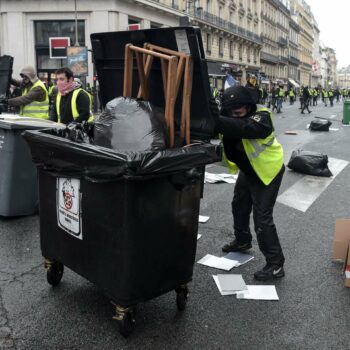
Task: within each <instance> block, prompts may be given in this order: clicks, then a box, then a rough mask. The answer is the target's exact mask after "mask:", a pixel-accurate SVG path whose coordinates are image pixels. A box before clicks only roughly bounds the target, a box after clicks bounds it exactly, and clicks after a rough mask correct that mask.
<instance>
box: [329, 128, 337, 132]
mask: <svg viewBox="0 0 350 350" xmlns="http://www.w3.org/2000/svg"><path fill="white" fill-rule="evenodd" d="M329 130H331V131H339V129H338V128H329Z"/></svg>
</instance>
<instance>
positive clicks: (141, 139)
mask: <svg viewBox="0 0 350 350" xmlns="http://www.w3.org/2000/svg"><path fill="white" fill-rule="evenodd" d="M166 135H167V132H166V122H165V118H164V114H163V113H162V112H161V110H160V109H158V108H156V107H154V106H153V105H152V104H151V103H150V102H147V101H141V100H136V99H133V98H126V97H118V98H115V99H113V100H111V101H110V102H108V103H107V105H106V111H105V112H103V113H102V114H101V115H100V116H99V117H97V118H96V121H95V129H94V143H95V145H97V146H102V147H106V148H110V149H113V150H115V151H118V152H125V151H127V152H145V151H160V150H164V149H165V148H167V137H166Z"/></svg>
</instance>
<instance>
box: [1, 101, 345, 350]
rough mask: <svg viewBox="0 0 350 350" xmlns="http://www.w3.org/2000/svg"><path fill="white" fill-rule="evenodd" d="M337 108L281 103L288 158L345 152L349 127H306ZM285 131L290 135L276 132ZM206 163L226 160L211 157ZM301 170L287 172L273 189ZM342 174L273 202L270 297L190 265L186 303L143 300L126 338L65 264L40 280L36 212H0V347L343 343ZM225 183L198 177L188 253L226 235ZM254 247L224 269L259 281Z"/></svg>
mask: <svg viewBox="0 0 350 350" xmlns="http://www.w3.org/2000/svg"><path fill="white" fill-rule="evenodd" d="M341 113H342V104H341V103H339V104H336V106H335V107H333V108H330V107H327V108H325V107H323V106H318V107H315V108H312V113H311V114H310V115H304V116H303V115H301V114H300V113H299V110H298V104H296V105H294V106H289V105H286V106H285V108H284V110H283V113H282V114H278V115H275V126H276V132H277V135H279V140H280V141H281V143H282V144H283V146H284V148H285V153H286V158H288V157H289V154H290V153H291V151H292V150H293V149H295V148H303V149H307V150H312V151H319V152H323V153H326V154H327V155H329V156H331V157H334V158H338V159H344V160H347V161H350V153H349V149H350V127H346V126H343V125H342V124H341V123H339V122H337V121H334V123H333V125H332V127H335V128H339V130H338V131H330V132H329V133H312V132H310V131H308V130H307V129H306V125H307V124H308V123H309V122H310V121H311V120H312V118H313V117H314V116H322V117H331V116H333V115H335V117H333V118H334V120H340V119H341ZM286 130H295V131H297V133H298V135H288V136H287V135H284V131H286ZM207 171H210V172H223V171H226V169H225V168H223V167H221V166H220V165H214V166H213V165H211V166H210V167H208V169H207ZM302 176H303V175H301V174H296V173H293V172H291V171H286V173H285V176H284V179H283V183H282V186H281V191H280V193H282V192H283V191H285V190H286V189H288V188H289V187H290V186H292V185H293V184H294V183H296V182H297V181H298V180H299V179H301V178H302ZM349 178H350V166H347V167H346V168H345V169H344V170H343V171H342V172H341V173H340V174H339V175H338V176H337V177H336V178H335V179H334V181H333V182H332V183H331V184H330V185H329V186H328V188H327V189H326V190H325V191H324V192H323V193H322V194H321V195H320V196H319V197H318V198H317V200H316V201H315V202H314V203H313V204H312V206H311V207H310V208H309V209H308V210H307V211H306V212H305V213H303V212H300V211H297V210H295V209H292V208H290V207H287V206H285V205H283V204H280V203H277V204H276V207H275V221H276V225H277V228H278V231H279V236H280V240H281V243H282V246H283V249H284V253H285V256H286V265H285V270H286V277H285V278H284V279H282V280H279V281H277V282H276V283H275V285H276V288H277V292H278V295H279V298H280V300H279V301H278V302H273V301H253V300H238V299H236V297H235V296H226V297H224V296H221V295H220V294H219V292H218V290H217V288H216V286H215V283H214V281H213V279H212V275H213V274H217V273H221V271H219V270H215V269H212V268H208V267H205V266H201V265H198V264H195V268H194V275H193V282H192V283H191V285H190V290H191V294H190V297H189V301H188V305H187V308H186V310H185V311H184V312H183V313H180V312H178V311H177V309H176V305H175V293H168V294H166V295H163V296H161V297H159V298H157V299H154V300H151V301H149V302H146V303H144V304H141V305H139V306H138V310H137V321H136V322H137V323H136V328H135V332H134V333H133V334H132V336H131V337H129V338H128V339H124V338H123V337H121V336H120V335H119V333H118V325H117V323H116V321H114V320H113V319H112V316H113V315H114V313H113V311H114V310H113V307H112V305H111V304H110V301H109V300H108V298H107V297H106V296H105V295H104V294H103V293H102V291H101V290H99V289H98V288H97V287H96V286H94V285H93V284H91V283H89V282H87V281H86V280H85V279H83V278H82V277H80V276H78V275H77V274H75V273H74V272H72V271H70V270H69V269H66V270H65V273H64V276H63V280H62V282H61V284H60V285H59V286H58V287H56V288H54V289H53V288H51V287H50V286H49V285H48V284H47V282H46V274H45V271H44V267H43V260H42V257H41V252H40V243H39V220H38V217H37V216H32V217H23V218H15V219H0V349H84V350H88V349H99V350H101V349H246V348H249V349H318V350H321V349H349V344H350V332H349V326H350V316H349V315H350V314H349V310H348V309H347V307H348V305H349V302H350V289H347V288H345V287H344V285H343V272H342V265H341V264H339V263H334V262H332V261H331V258H330V257H331V253H332V240H333V234H334V224H335V219H336V218H349V217H350V213H349V207H350V205H349V198H350V186H349ZM232 192H233V185H229V184H206V185H205V192H204V199H203V200H202V203H201V214H203V215H209V216H210V220H209V221H208V222H207V223H206V224H200V228H199V233H201V234H202V237H201V238H200V240H199V241H198V248H197V257H196V260H199V259H200V258H201V257H203V256H204V255H205V254H208V253H210V254H214V255H221V254H222V253H221V247H222V245H223V244H225V243H227V242H228V241H229V240H231V239H232V215H231V212H230V210H231V209H230V202H231V199H232ZM169 249H171V247H169ZM252 253H253V255H254V256H255V259H254V260H253V261H251V262H249V263H248V264H246V265H244V266H241V267H239V268H236V269H234V270H232V271H231V273H241V274H242V275H243V277H244V279H245V281H246V283H247V284H263V283H261V282H260V283H256V282H255V281H254V280H253V277H252V275H253V273H254V272H255V271H256V270H257V269H259V268H261V267H262V266H263V265H264V259H263V257H262V255H261V253H260V252H259V249H258V246H257V243H256V239H255V238H254V242H253V250H252ZM143 273H147V271H143V269H142V266H140V274H143Z"/></svg>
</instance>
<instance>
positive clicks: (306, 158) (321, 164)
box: [288, 149, 333, 177]
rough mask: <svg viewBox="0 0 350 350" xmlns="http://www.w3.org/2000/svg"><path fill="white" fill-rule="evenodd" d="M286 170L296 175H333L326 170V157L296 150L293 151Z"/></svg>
mask: <svg viewBox="0 0 350 350" xmlns="http://www.w3.org/2000/svg"><path fill="white" fill-rule="evenodd" d="M288 168H289V169H292V170H294V171H296V172H298V173H302V174H307V175H314V176H323V177H330V176H332V175H333V174H332V173H331V171H330V170H329V168H328V157H327V155H325V154H322V153H317V152H309V151H303V150H301V149H298V150H296V151H293V153H292V156H291V157H290V160H289V163H288Z"/></svg>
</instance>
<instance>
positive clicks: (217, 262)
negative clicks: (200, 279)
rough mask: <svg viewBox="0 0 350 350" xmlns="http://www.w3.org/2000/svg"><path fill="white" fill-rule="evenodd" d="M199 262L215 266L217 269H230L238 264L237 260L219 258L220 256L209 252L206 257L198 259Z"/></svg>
mask: <svg viewBox="0 0 350 350" xmlns="http://www.w3.org/2000/svg"><path fill="white" fill-rule="evenodd" d="M197 262H198V264H201V265H205V266H209V267H214V268H216V269H220V270H225V271H230V270H231V269H232V268H233V267H235V266H236V264H237V261H234V260H230V259H225V258H219V257H218V256H214V255H211V254H207V255H206V256H205V257H204V258H202V259H200V260H199V261H197Z"/></svg>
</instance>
